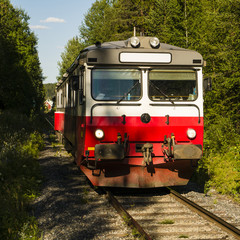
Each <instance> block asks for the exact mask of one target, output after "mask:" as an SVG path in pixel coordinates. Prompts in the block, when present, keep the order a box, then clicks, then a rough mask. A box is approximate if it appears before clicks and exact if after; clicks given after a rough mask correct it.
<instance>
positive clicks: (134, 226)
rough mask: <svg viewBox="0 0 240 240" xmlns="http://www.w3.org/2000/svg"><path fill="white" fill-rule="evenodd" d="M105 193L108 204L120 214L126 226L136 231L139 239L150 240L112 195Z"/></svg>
mask: <svg viewBox="0 0 240 240" xmlns="http://www.w3.org/2000/svg"><path fill="white" fill-rule="evenodd" d="M106 193H107V198H108V200H109V202H110V203H111V204H112V206H113V207H114V208H115V209H116V211H117V212H118V213H119V214H120V216H121V217H122V219H123V220H124V221H125V222H126V223H127V224H128V226H129V227H131V228H132V229H136V230H137V231H138V232H139V234H140V235H141V239H145V240H152V238H151V237H150V236H149V235H148V234H147V233H146V232H145V231H144V229H143V228H142V227H141V226H140V225H139V224H138V222H137V221H136V220H135V219H134V218H133V217H132V216H131V215H130V214H129V213H128V212H127V211H126V210H125V209H124V208H123V206H122V205H121V204H120V203H119V202H118V200H117V199H116V198H115V197H114V196H113V195H112V193H111V192H109V191H106Z"/></svg>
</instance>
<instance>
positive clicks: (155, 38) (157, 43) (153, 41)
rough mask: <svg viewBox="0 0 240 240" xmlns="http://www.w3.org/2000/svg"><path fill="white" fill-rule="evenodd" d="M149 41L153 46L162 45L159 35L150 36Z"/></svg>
mask: <svg viewBox="0 0 240 240" xmlns="http://www.w3.org/2000/svg"><path fill="white" fill-rule="evenodd" d="M149 42H150V45H151V47H152V48H159V46H160V41H159V39H158V38H157V37H152V38H150V40H149Z"/></svg>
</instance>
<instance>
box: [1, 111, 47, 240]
mask: <svg viewBox="0 0 240 240" xmlns="http://www.w3.org/2000/svg"><path fill="white" fill-rule="evenodd" d="M0 122H1V125H0V239H6V240H7V239H39V230H38V225H37V221H36V220H35V219H34V217H32V216H30V214H29V210H30V209H29V203H30V202H31V201H32V200H33V199H34V198H36V197H37V196H38V195H39V185H40V184H41V181H42V179H41V175H40V167H39V164H38V161H37V160H36V159H37V157H38V153H39V150H40V149H41V148H42V147H43V146H44V142H43V138H42V135H41V134H40V133H39V132H37V131H35V130H34V129H35V127H34V126H33V125H34V123H33V122H32V121H31V120H30V119H29V118H27V117H26V116H24V115H16V114H14V113H10V112H7V113H0ZM35 124H36V123H35Z"/></svg>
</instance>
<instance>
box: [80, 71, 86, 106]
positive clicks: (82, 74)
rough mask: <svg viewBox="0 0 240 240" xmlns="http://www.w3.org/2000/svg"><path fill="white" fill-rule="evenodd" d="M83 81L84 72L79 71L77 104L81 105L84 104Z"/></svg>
mask: <svg viewBox="0 0 240 240" xmlns="http://www.w3.org/2000/svg"><path fill="white" fill-rule="evenodd" d="M84 80H85V71H84V69H81V72H80V77H79V104H80V105H81V104H83V102H84V82H85V81H84Z"/></svg>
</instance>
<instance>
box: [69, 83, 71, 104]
mask: <svg viewBox="0 0 240 240" xmlns="http://www.w3.org/2000/svg"><path fill="white" fill-rule="evenodd" d="M68 107H71V82H70V81H69V82H68Z"/></svg>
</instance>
